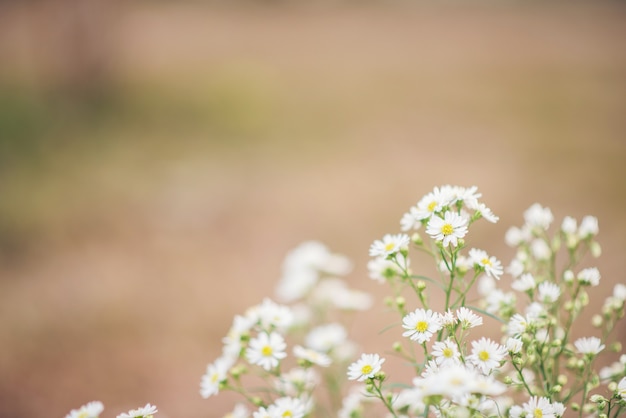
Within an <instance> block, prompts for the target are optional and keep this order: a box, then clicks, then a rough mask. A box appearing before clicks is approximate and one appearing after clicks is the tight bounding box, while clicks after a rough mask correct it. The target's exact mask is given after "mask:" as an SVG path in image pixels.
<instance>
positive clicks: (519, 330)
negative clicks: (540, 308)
mask: <svg viewBox="0 0 626 418" xmlns="http://www.w3.org/2000/svg"><path fill="white" fill-rule="evenodd" d="M530 323H531V320H530V318H528V317H523V316H522V315H520V314H515V315H513V316H512V317H511V319H509V324H508V325H507V332H508V334H509V335H511V336H518V335H521V334H523V333H524V332H526V329H528V326H529V325H530Z"/></svg>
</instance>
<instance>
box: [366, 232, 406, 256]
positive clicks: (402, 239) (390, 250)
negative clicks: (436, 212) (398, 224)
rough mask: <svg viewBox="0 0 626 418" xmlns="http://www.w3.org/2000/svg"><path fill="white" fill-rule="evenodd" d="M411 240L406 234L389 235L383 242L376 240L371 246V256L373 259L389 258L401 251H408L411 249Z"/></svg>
mask: <svg viewBox="0 0 626 418" xmlns="http://www.w3.org/2000/svg"><path fill="white" fill-rule="evenodd" d="M410 242H411V238H409V236H408V235H406V234H396V235H392V234H387V235H385V236H384V237H383V239H382V240H376V241H374V243H373V244H372V245H371V246H370V256H372V257H378V256H383V257H388V256H390V255H393V254H396V253H398V252H400V251H401V250H406V249H407V248H408V247H409V243H410Z"/></svg>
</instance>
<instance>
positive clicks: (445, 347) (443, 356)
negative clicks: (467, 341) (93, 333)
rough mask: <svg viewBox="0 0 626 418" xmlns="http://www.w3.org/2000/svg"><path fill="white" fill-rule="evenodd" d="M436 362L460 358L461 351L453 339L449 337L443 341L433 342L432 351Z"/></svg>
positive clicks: (456, 360) (455, 360)
mask: <svg viewBox="0 0 626 418" xmlns="http://www.w3.org/2000/svg"><path fill="white" fill-rule="evenodd" d="M431 354H432V355H433V357H434V358H435V362H436V363H437V364H443V363H447V362H453V363H456V362H458V361H459V359H460V358H461V353H459V349H458V347H457V345H456V343H455V342H454V341H452V339H450V338H446V340H445V341H436V342H435V343H434V344H433V349H432V353H431Z"/></svg>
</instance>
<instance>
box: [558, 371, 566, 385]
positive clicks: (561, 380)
mask: <svg viewBox="0 0 626 418" xmlns="http://www.w3.org/2000/svg"><path fill="white" fill-rule="evenodd" d="M556 381H557V382H558V384H559V385H562V386H565V385H566V384H567V376H565V375H564V374H560V375H559V376H558V377H557V378H556Z"/></svg>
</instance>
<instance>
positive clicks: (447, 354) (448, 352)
mask: <svg viewBox="0 0 626 418" xmlns="http://www.w3.org/2000/svg"><path fill="white" fill-rule="evenodd" d="M442 353H443V356H444V357H447V358H450V357H452V355H453V354H454V352H453V351H452V349H451V348H449V347H446V348H444V349H443V351H442Z"/></svg>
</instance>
